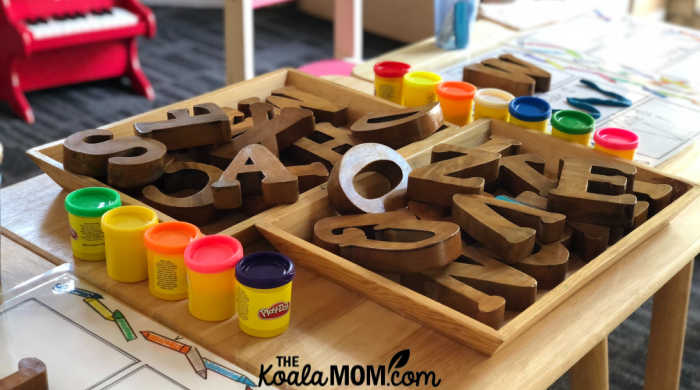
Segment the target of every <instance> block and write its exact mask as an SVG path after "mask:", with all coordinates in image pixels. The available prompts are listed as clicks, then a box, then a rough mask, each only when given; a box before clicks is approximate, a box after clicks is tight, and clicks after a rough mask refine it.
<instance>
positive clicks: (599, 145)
mask: <svg viewBox="0 0 700 390" xmlns="http://www.w3.org/2000/svg"><path fill="white" fill-rule="evenodd" d="M593 141H594V142H595V145H594V147H595V149H596V150H598V151H600V152H603V153H607V154H611V155H613V156H617V157H621V158H624V159H627V160H634V154H635V152H636V151H637V147H638V146H639V137H638V136H637V134H635V133H633V132H631V131H629V130H625V129H618V128H613V127H608V128H605V129H600V130H598V131H596V133H595V135H594V136H593Z"/></svg>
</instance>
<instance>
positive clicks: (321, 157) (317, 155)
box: [288, 122, 358, 169]
mask: <svg viewBox="0 0 700 390" xmlns="http://www.w3.org/2000/svg"><path fill="white" fill-rule="evenodd" d="M357 143H358V142H357V141H356V140H355V139H354V138H352V135H351V133H350V132H349V131H348V130H345V129H339V128H337V127H335V126H333V125H331V124H330V123H328V122H323V123H317V124H316V130H315V131H314V132H313V133H311V134H309V135H308V136H306V137H303V138H300V139H299V140H298V141H296V142H294V144H293V145H292V146H291V147H290V148H289V149H288V153H289V154H290V156H291V157H292V158H293V159H294V160H295V161H300V162H306V163H311V162H315V161H318V162H321V163H323V164H325V165H326V167H327V168H328V169H333V165H335V163H336V162H338V160H340V159H341V158H342V157H343V154H344V153H345V152H347V151H348V149H350V148H351V147H353V145H355V144H357Z"/></svg>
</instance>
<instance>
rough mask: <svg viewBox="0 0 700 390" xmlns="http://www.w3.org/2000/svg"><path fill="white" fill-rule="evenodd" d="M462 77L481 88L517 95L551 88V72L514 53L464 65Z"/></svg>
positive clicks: (530, 93)
mask: <svg viewBox="0 0 700 390" xmlns="http://www.w3.org/2000/svg"><path fill="white" fill-rule="evenodd" d="M462 79H463V80H464V81H467V82H470V83H472V84H474V85H476V86H477V87H479V88H500V89H503V90H505V91H508V92H510V93H512V94H513V95H515V96H525V95H532V94H534V93H535V91H537V92H546V91H548V90H549V85H550V81H551V75H550V74H549V72H547V71H545V70H543V69H541V68H539V67H537V66H535V65H533V64H531V63H529V62H527V61H523V60H521V59H518V58H516V57H514V56H512V55H509V54H504V55H502V56H500V57H499V58H490V59H487V60H484V61H481V63H478V64H472V65H468V66H465V67H464V70H463V73H462Z"/></svg>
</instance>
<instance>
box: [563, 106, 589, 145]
mask: <svg viewBox="0 0 700 390" xmlns="http://www.w3.org/2000/svg"><path fill="white" fill-rule="evenodd" d="M594 128H595V119H593V117H592V116H590V115H588V114H586V113H585V112H581V111H575V110H560V111H557V112H555V113H554V115H552V135H553V136H555V137H557V138H561V139H563V140H565V141H569V142H575V143H577V144H581V145H584V146H588V145H590V143H591V136H592V135H593V129H594Z"/></svg>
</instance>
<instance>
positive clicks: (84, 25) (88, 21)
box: [25, 7, 139, 40]
mask: <svg viewBox="0 0 700 390" xmlns="http://www.w3.org/2000/svg"><path fill="white" fill-rule="evenodd" d="M25 22H26V24H27V28H28V29H29V31H30V32H31V33H32V35H34V39H36V40H41V39H47V38H55V37H61V36H66V35H75V34H80V33H86V32H93V31H102V30H110V29H115V28H120V27H128V26H133V25H136V24H138V22H139V18H138V16H136V15H134V14H133V13H131V12H129V11H127V10H125V9H124V8H119V7H113V8H111V9H109V10H105V11H97V12H91V13H85V14H78V15H66V16H63V17H60V18H59V17H56V18H51V19H40V20H27V21H25Z"/></svg>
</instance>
